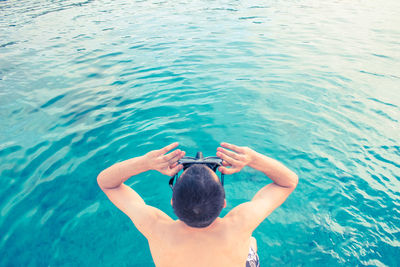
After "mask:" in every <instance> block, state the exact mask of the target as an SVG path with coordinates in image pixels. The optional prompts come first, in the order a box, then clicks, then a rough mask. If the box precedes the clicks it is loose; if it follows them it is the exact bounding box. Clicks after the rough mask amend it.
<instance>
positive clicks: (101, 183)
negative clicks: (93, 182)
mask: <svg viewBox="0 0 400 267" xmlns="http://www.w3.org/2000/svg"><path fill="white" fill-rule="evenodd" d="M102 173H103V172H100V173H99V175H97V185H98V186H99V187H100V189H101V190H103V189H104V185H103V175H102Z"/></svg>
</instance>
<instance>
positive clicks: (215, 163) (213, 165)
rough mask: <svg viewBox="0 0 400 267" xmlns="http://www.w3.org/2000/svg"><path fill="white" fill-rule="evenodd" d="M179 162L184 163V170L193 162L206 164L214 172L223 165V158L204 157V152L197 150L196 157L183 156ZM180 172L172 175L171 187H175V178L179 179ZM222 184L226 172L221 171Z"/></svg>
mask: <svg viewBox="0 0 400 267" xmlns="http://www.w3.org/2000/svg"><path fill="white" fill-rule="evenodd" d="M178 164H182V165H183V170H186V169H187V168H189V167H190V166H191V165H193V164H205V165H207V167H209V168H210V169H211V170H213V171H214V172H217V169H218V167H219V166H222V159H221V158H219V157H206V158H203V153H201V152H197V155H196V157H195V158H194V157H183V158H181V159H180V160H178ZM177 177H178V173H177V174H175V175H174V176H172V177H171V179H170V180H169V186H170V187H171V189H173V187H174V180H175V178H176V179H177ZM220 180H221V184H222V185H224V174H223V173H222V172H221V178H220Z"/></svg>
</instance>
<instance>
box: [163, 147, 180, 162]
mask: <svg viewBox="0 0 400 267" xmlns="http://www.w3.org/2000/svg"><path fill="white" fill-rule="evenodd" d="M182 154H183V155H184V154H185V152H184V151H182V150H180V149H177V150H175V151H173V152H171V153H169V154H167V155H164V156H163V157H162V158H163V159H164V160H165V161H170V162H173V160H174V159H175V158H181V156H182ZM182 157H183V156H182Z"/></svg>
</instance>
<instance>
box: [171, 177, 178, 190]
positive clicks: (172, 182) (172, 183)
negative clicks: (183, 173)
mask: <svg viewBox="0 0 400 267" xmlns="http://www.w3.org/2000/svg"><path fill="white" fill-rule="evenodd" d="M177 175H178V174H175V175H174V176H172V177H171V179H169V187H171V189H173V188H174V180H175V178H176V176H177Z"/></svg>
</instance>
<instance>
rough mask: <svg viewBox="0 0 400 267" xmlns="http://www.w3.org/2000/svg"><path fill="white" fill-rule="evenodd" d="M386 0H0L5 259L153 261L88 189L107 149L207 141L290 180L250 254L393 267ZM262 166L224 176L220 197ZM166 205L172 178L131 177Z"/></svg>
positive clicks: (198, 145) (397, 225) (396, 222)
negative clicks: (258, 160)
mask: <svg viewBox="0 0 400 267" xmlns="http://www.w3.org/2000/svg"><path fill="white" fill-rule="evenodd" d="M399 11H400V5H399V2H398V1H395V0H388V1H385V2H382V3H378V2H374V1H360V0H358V1H351V2H349V1H333V0H332V1H325V2H324V3H322V2H316V1H307V0H306V1H301V2H300V1H257V2H254V1H202V2H198V1H180V2H175V1H173V2H167V1H79V0H76V1H72V0H67V1H2V2H0V12H1V16H0V29H1V30H0V56H1V60H0V116H1V117H0V118H1V120H0V161H1V165H0V175H1V178H0V213H1V217H0V233H1V235H0V258H1V259H2V260H1V262H2V265H4V266H139V265H140V266H152V265H153V263H152V259H151V255H150V251H149V249H148V247H147V242H146V240H145V239H144V237H142V236H141V234H140V233H139V232H138V231H137V230H136V229H135V228H134V227H133V225H132V223H131V222H130V220H129V218H127V217H126V216H125V215H124V214H122V213H121V212H120V211H118V210H117V209H116V208H115V207H114V206H113V205H112V204H111V203H110V202H109V201H108V200H107V199H106V198H105V196H104V194H103V193H102V192H101V191H100V190H99V188H98V186H97V184H96V176H97V174H98V173H99V172H100V171H101V170H102V169H104V168H106V167H108V166H110V165H111V164H113V163H115V162H118V161H122V160H125V159H128V158H131V157H135V156H139V155H142V154H144V153H146V152H147V151H149V150H152V149H158V148H161V147H162V146H165V145H167V144H169V143H171V142H174V141H179V142H180V143H181V148H182V149H184V150H186V151H187V154H188V155H194V154H195V153H196V152H197V151H200V150H201V151H203V153H204V155H206V156H207V155H214V154H215V150H216V148H217V146H218V144H219V142H221V141H227V142H231V143H235V144H238V145H246V146H249V147H251V148H253V149H255V150H257V151H259V152H261V153H265V154H267V155H269V156H271V157H273V158H276V159H278V160H280V161H282V162H283V163H285V164H287V165H288V166H289V167H290V168H292V169H293V170H295V171H296V172H297V173H298V175H299V177H300V183H299V185H298V188H297V189H296V191H295V192H294V193H293V194H292V195H291V196H290V198H289V199H288V201H287V202H286V203H284V204H283V205H282V207H280V208H279V209H278V210H276V211H275V212H274V213H273V214H272V215H271V216H270V217H269V218H268V219H267V220H266V221H264V222H263V223H262V224H261V225H260V226H259V228H258V229H257V230H256V231H255V232H254V236H255V237H256V238H257V239H258V247H259V255H260V259H261V262H262V265H263V266H282V265H288V266H299V265H302V266H319V265H321V264H323V265H324V266H336V265H346V266H348V265H357V266H358V265H373V266H398V265H399V260H398V257H399V256H398V255H400V193H399V189H400V171H399V167H400V146H399V137H400V129H399V120H400V94H399V84H400V65H399V62H400V61H399V60H400V55H399V51H400V49H399V48H400V30H399V29H400V27H399V25H400V19H399V16H398V13H399ZM267 182H269V180H268V179H267V178H266V177H264V176H263V175H261V173H259V172H256V171H254V170H252V169H250V168H247V169H244V170H243V171H242V172H241V173H239V174H235V175H232V176H228V177H226V186H225V189H226V192H227V199H228V207H227V209H226V210H225V211H224V212H223V214H226V212H227V211H229V210H230V209H231V208H232V207H234V206H236V205H238V204H239V203H242V202H243V201H246V200H248V199H250V198H251V197H252V196H253V195H254V194H255V193H256V192H257V190H258V189H260V188H261V187H262V186H263V185H265V184H266V183H267ZM127 184H129V185H131V186H133V188H134V189H135V190H136V191H137V192H139V194H140V195H141V196H142V197H143V198H144V199H145V201H146V202H147V203H149V204H150V205H154V206H156V207H159V208H160V209H162V210H163V211H165V212H166V213H167V214H169V215H170V216H173V217H174V218H175V216H174V215H173V212H172V209H171V207H170V205H169V200H170V197H171V192H170V189H169V187H168V177H165V176H162V175H160V174H158V173H156V172H149V173H144V174H141V175H138V176H137V177H134V178H132V179H131V180H129V181H128V182H127Z"/></svg>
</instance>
